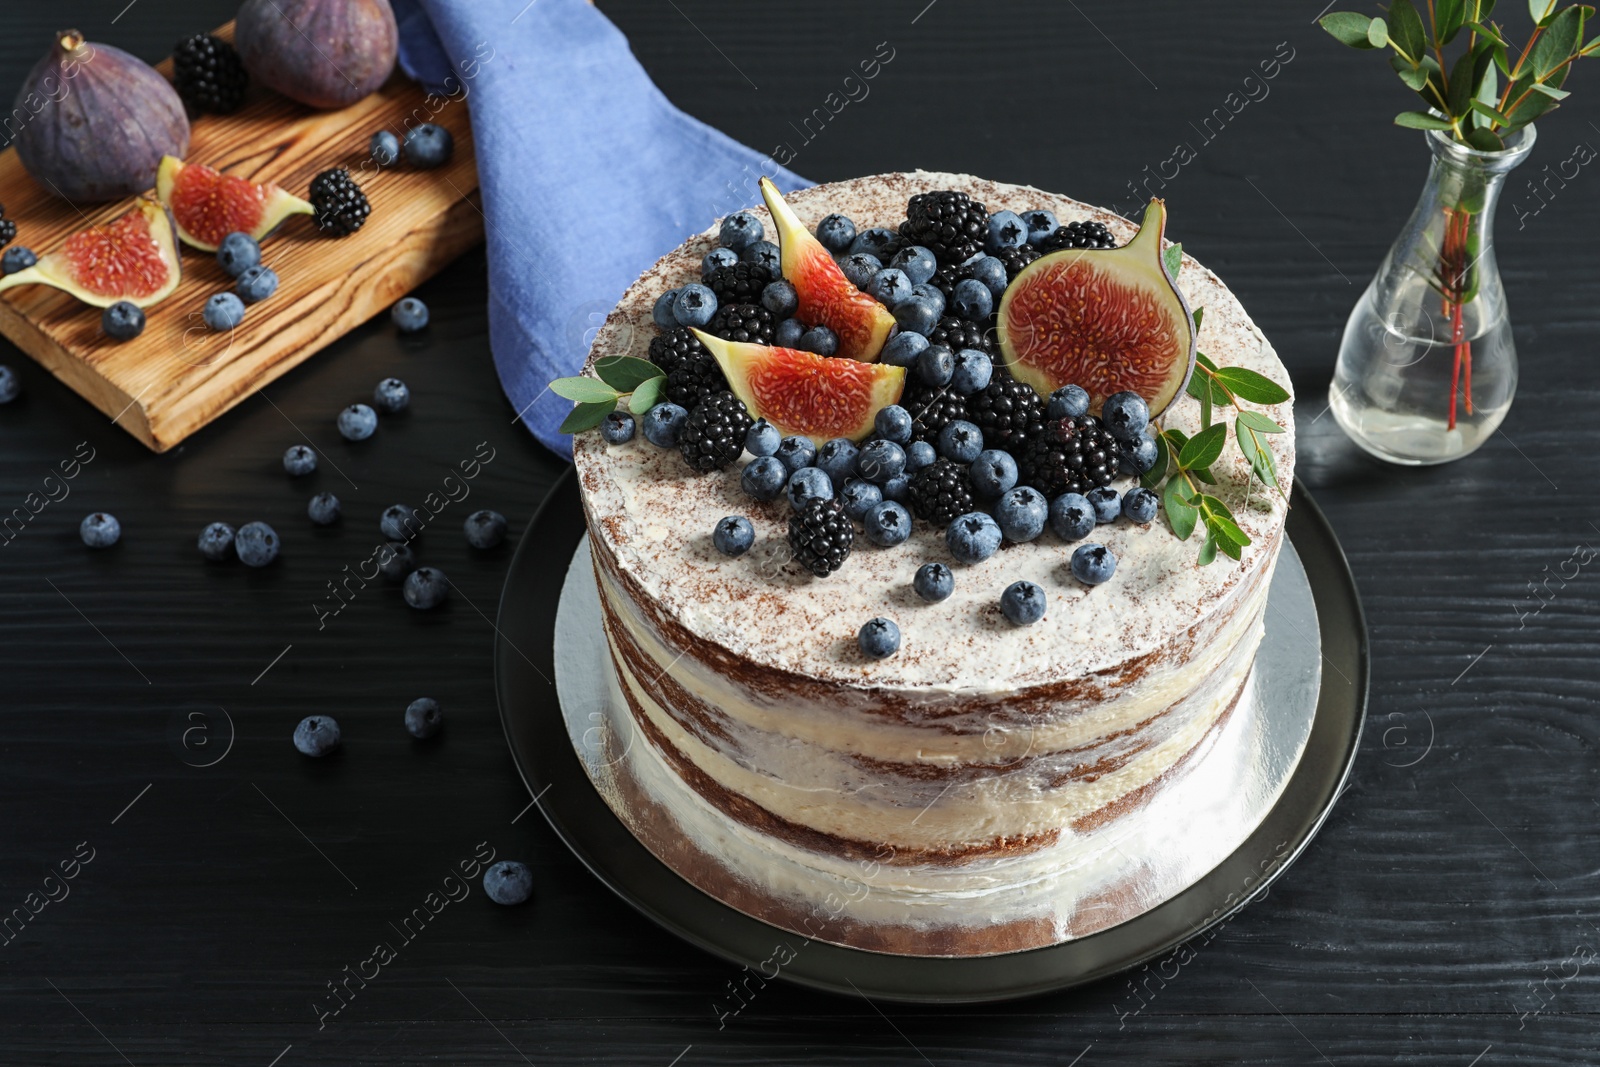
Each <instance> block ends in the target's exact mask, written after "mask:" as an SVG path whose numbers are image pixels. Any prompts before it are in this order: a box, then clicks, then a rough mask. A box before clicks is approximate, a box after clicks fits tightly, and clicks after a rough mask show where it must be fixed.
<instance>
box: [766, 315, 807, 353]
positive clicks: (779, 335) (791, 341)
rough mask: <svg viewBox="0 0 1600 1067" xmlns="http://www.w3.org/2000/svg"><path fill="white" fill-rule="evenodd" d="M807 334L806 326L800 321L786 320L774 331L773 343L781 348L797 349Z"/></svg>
mask: <svg viewBox="0 0 1600 1067" xmlns="http://www.w3.org/2000/svg"><path fill="white" fill-rule="evenodd" d="M805 332H806V324H805V323H803V322H801V321H800V320H799V319H793V318H790V319H784V320H783V321H781V322H779V323H778V325H777V328H776V329H774V330H773V331H772V343H773V344H775V345H777V346H778V347H779V348H795V347H797V346H798V345H799V344H800V338H801V337H803V336H804V335H805Z"/></svg>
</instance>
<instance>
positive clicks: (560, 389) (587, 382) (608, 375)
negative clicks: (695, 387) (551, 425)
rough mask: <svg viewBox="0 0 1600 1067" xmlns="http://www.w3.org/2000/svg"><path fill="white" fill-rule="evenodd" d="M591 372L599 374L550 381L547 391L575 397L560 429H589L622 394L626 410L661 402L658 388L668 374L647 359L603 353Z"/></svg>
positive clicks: (643, 409)
mask: <svg viewBox="0 0 1600 1067" xmlns="http://www.w3.org/2000/svg"><path fill="white" fill-rule="evenodd" d="M594 372H595V373H596V374H597V375H599V377H598V378H590V377H588V376H587V375H579V376H578V377H575V378H557V379H556V380H555V381H553V382H551V383H550V391H551V392H553V393H555V394H556V395H557V396H564V397H566V398H567V399H568V400H571V401H574V402H575V403H576V405H577V406H576V407H574V408H573V409H572V413H571V414H570V415H568V416H567V417H566V418H565V419H564V420H562V423H561V429H560V432H561V433H582V432H583V431H584V430H592V429H594V428H595V427H596V426H599V425H600V424H601V423H602V422H604V421H605V417H606V416H607V415H609V414H611V413H612V412H613V411H615V410H616V409H617V404H618V403H620V402H621V401H622V400H623V399H624V398H627V401H628V410H629V411H631V412H632V413H633V414H635V415H643V414H644V413H645V412H647V411H649V410H650V409H651V408H653V407H655V406H656V405H657V404H658V403H660V402H661V390H662V388H663V387H664V386H665V385H666V384H667V376H666V375H665V374H662V373H661V368H660V367H658V366H656V365H655V364H654V363H651V362H650V361H649V360H648V359H638V358H637V357H634V356H606V357H604V358H603V359H597V360H595V364H594Z"/></svg>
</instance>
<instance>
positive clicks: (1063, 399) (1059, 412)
mask: <svg viewBox="0 0 1600 1067" xmlns="http://www.w3.org/2000/svg"><path fill="white" fill-rule="evenodd" d="M1044 413H1045V416H1046V417H1047V418H1051V419H1076V418H1081V417H1082V416H1084V415H1087V414H1089V394H1088V393H1087V392H1086V391H1085V390H1084V389H1083V387H1081V386H1077V385H1063V386H1062V387H1061V388H1060V389H1057V390H1056V391H1055V392H1053V393H1051V394H1050V403H1049V405H1047V406H1046V407H1045V410H1044Z"/></svg>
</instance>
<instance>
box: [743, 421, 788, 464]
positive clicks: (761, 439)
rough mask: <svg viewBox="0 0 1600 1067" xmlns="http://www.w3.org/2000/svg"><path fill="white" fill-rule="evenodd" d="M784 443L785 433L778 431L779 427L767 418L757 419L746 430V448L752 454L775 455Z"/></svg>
mask: <svg viewBox="0 0 1600 1067" xmlns="http://www.w3.org/2000/svg"><path fill="white" fill-rule="evenodd" d="M782 443H783V435H782V434H780V433H778V428H777V427H776V426H774V425H772V423H770V422H768V421H767V420H766V419H757V420H756V421H755V422H753V423H751V424H750V429H748V430H746V431H745V435H744V450H745V451H746V452H748V453H750V454H751V455H752V456H770V455H773V454H774V453H776V452H777V451H778V446H779V445H780V444H782Z"/></svg>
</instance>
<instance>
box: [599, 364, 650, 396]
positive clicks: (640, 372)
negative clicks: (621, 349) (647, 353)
mask: <svg viewBox="0 0 1600 1067" xmlns="http://www.w3.org/2000/svg"><path fill="white" fill-rule="evenodd" d="M594 372H595V373H596V374H598V375H600V380H601V381H603V382H605V383H606V384H607V385H609V386H611V387H612V388H613V389H615V390H616V391H617V392H619V393H631V392H633V391H634V390H635V389H637V388H638V387H639V385H640V383H642V382H647V381H649V380H650V379H651V378H654V377H656V376H657V375H659V374H660V373H661V368H660V367H658V366H656V365H655V364H654V363H651V362H650V361H649V360H648V359H639V358H638V357H636V356H606V357H605V358H604V359H600V360H596V361H595V364H594Z"/></svg>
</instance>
